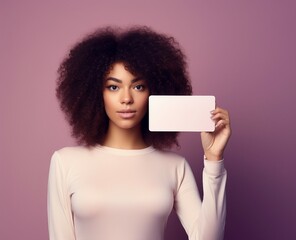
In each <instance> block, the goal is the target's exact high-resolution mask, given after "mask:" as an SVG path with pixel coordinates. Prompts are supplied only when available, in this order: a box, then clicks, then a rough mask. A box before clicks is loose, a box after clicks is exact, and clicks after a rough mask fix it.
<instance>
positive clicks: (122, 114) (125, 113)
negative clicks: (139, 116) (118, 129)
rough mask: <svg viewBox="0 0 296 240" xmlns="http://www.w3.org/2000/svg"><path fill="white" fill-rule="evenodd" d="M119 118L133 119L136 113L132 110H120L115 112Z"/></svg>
mask: <svg viewBox="0 0 296 240" xmlns="http://www.w3.org/2000/svg"><path fill="white" fill-rule="evenodd" d="M117 113H118V115H119V116H120V117H121V118H124V119H129V118H133V117H134V116H135V115H136V111H133V110H121V111H118V112H117Z"/></svg>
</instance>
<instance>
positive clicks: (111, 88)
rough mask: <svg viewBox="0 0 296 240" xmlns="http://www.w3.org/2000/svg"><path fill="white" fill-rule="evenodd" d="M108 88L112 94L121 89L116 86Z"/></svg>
mask: <svg viewBox="0 0 296 240" xmlns="http://www.w3.org/2000/svg"><path fill="white" fill-rule="evenodd" d="M106 88H107V89H109V90H110V91H112V92H114V91H117V90H118V89H119V87H118V86H116V85H109V86H107V87H106Z"/></svg>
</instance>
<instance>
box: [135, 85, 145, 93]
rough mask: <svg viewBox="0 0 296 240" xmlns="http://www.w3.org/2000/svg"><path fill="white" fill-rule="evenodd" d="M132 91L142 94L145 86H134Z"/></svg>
mask: <svg viewBox="0 0 296 240" xmlns="http://www.w3.org/2000/svg"><path fill="white" fill-rule="evenodd" d="M134 89H135V90H137V91H140V92H142V91H144V90H145V85H143V84H139V85H136V86H135V87H134Z"/></svg>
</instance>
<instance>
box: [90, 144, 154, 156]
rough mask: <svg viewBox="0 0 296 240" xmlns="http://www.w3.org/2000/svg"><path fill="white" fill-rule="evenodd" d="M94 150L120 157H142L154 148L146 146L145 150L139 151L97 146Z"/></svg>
mask: <svg viewBox="0 0 296 240" xmlns="http://www.w3.org/2000/svg"><path fill="white" fill-rule="evenodd" d="M95 149H97V150H99V151H104V152H108V153H110V154H114V155H120V156H135V155H144V154H147V153H150V152H153V151H155V148H154V147H152V146H148V147H146V148H141V149H123V148H113V147H107V146H102V145H97V146H95Z"/></svg>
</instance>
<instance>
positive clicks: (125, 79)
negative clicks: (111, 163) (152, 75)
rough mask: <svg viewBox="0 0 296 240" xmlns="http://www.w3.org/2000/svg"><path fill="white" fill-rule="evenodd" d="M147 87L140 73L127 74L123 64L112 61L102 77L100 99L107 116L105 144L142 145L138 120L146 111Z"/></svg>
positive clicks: (130, 146)
mask: <svg viewBox="0 0 296 240" xmlns="http://www.w3.org/2000/svg"><path fill="white" fill-rule="evenodd" d="M148 97H149V90H148V87H147V83H146V81H145V80H144V79H142V78H141V77H140V76H135V75H133V74H132V73H130V72H129V71H128V70H127V69H126V67H125V66H124V64H123V63H115V64H114V65H113V66H112V68H111V70H110V72H109V73H108V75H107V76H106V79H105V86H104V90H103V100H104V106H105V111H106V113H107V116H108V117H109V127H108V131H107V135H106V139H105V141H104V145H105V146H109V147H117V148H137V149H138V148H143V147H146V146H147V144H146V143H145V141H144V139H143V136H142V133H141V121H142V119H143V117H144V116H145V114H146V113H147V107H148Z"/></svg>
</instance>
